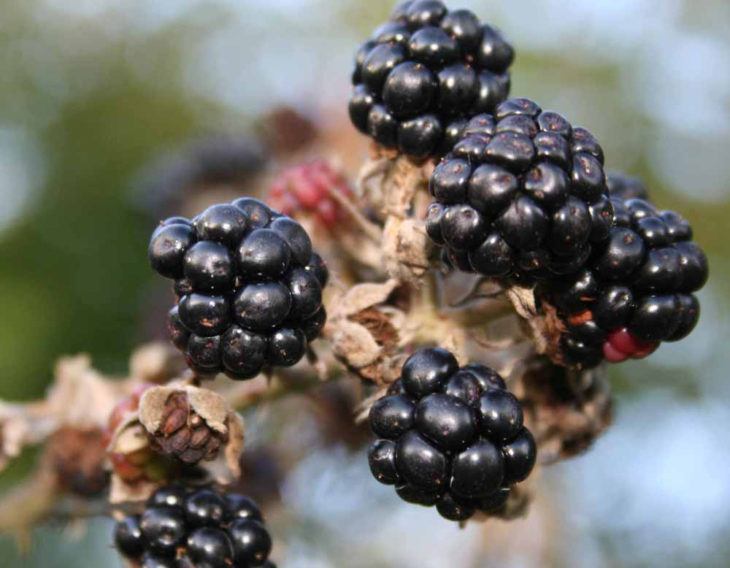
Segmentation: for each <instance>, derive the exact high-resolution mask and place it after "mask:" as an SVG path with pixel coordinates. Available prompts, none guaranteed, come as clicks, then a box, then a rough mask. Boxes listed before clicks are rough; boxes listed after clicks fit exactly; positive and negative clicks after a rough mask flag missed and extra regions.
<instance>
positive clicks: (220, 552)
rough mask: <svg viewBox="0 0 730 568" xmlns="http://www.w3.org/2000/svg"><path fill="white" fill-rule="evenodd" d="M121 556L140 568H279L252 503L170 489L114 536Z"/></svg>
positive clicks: (121, 523)
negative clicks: (271, 559) (271, 553)
mask: <svg viewBox="0 0 730 568" xmlns="http://www.w3.org/2000/svg"><path fill="white" fill-rule="evenodd" d="M114 542H115V545H116V547H117V549H118V550H119V552H120V553H121V554H122V555H123V556H125V557H126V558H128V559H129V560H132V561H134V562H137V563H138V564H139V565H140V566H141V567H142V568H148V567H149V568H151V567H165V568H167V567H169V568H188V567H198V568H228V567H234V568H255V567H259V566H261V567H264V568H275V566H274V564H273V563H271V562H270V561H269V560H268V558H269V553H270V552H271V537H270V536H269V533H268V531H267V530H266V527H265V526H264V524H263V518H262V516H261V511H260V510H259V508H258V506H257V505H256V503H254V502H253V501H252V500H251V499H249V498H248V497H244V496H243V495H236V494H229V495H226V494H222V493H218V492H217V491H214V490H212V489H199V490H191V489H187V488H185V487H182V486H175V485H169V486H166V487H163V488H161V489H159V490H158V491H157V492H155V494H154V495H152V497H150V499H149V500H148V501H147V504H146V506H145V509H144V512H143V513H142V514H141V515H129V516H126V517H125V518H124V519H123V520H121V521H119V522H118V523H117V525H116V528H115V530H114Z"/></svg>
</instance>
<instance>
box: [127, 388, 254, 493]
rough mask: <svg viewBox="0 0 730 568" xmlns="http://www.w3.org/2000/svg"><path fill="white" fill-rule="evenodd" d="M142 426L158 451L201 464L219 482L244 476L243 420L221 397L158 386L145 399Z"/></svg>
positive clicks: (150, 390) (190, 462)
mask: <svg viewBox="0 0 730 568" xmlns="http://www.w3.org/2000/svg"><path fill="white" fill-rule="evenodd" d="M139 422H140V423H141V424H142V426H143V427H144V429H145V430H146V434H147V439H148V440H149V442H150V446H151V448H152V449H153V450H154V451H155V452H158V453H159V454H161V455H163V456H174V457H175V458H176V459H178V460H180V461H181V462H183V463H184V464H200V465H201V466H203V467H204V468H205V469H206V470H207V471H208V472H209V473H210V474H211V475H212V476H213V477H215V478H216V480H217V481H218V482H219V483H230V482H231V481H232V480H233V479H235V478H237V477H238V476H239V474H240V468H239V463H238V460H239V457H240V454H241V450H242V449H243V438H244V434H243V420H241V417H240V416H239V415H238V414H236V413H235V412H234V411H233V410H232V409H231V407H230V405H229V404H228V402H226V400H225V399H224V398H223V397H222V396H221V395H220V394H218V393H216V392H214V391H211V390H209V389H202V388H198V387H194V386H190V385H175V386H165V387H152V388H150V389H148V390H146V391H145V393H144V394H143V395H142V398H141V399H140V406H139Z"/></svg>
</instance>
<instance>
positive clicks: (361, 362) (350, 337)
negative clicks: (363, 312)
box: [332, 320, 382, 368]
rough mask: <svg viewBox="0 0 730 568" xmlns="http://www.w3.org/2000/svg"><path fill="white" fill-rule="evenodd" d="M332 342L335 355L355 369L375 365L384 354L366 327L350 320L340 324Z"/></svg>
mask: <svg viewBox="0 0 730 568" xmlns="http://www.w3.org/2000/svg"><path fill="white" fill-rule="evenodd" d="M332 340H333V343H334V350H335V355H337V356H338V357H340V358H342V359H343V360H344V361H345V362H347V364H348V365H350V366H352V367H355V368H360V367H365V366H367V365H370V364H372V363H375V362H376V361H377V360H378V358H379V357H380V355H381V352H382V349H381V347H380V346H379V345H378V344H377V342H376V341H375V338H374V337H373V336H372V334H371V333H370V331H368V329H367V328H366V327H364V326H363V325H361V324H359V323H355V322H352V321H349V320H342V321H340V322H338V325H337V327H336V331H335V332H334V334H333V337H332Z"/></svg>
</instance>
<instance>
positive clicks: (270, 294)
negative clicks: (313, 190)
mask: <svg viewBox="0 0 730 568" xmlns="http://www.w3.org/2000/svg"><path fill="white" fill-rule="evenodd" d="M149 258H150V264H151V265H152V267H153V268H154V269H155V270H157V272H159V273H160V274H161V275H162V276H165V277H167V278H171V279H174V280H175V284H174V291H175V294H176V296H177V302H176V304H175V306H174V307H173V308H172V309H171V310H170V312H169V314H168V321H167V327H168V332H169V335H170V339H171V341H172V343H173V344H174V345H175V347H177V348H178V349H180V350H181V351H183V353H184V354H185V359H186V362H187V364H188V366H189V367H190V368H191V369H192V370H193V371H194V372H195V373H197V374H199V375H202V376H206V375H214V374H216V373H219V372H224V373H226V374H227V375H228V376H229V377H231V378H233V379H248V378H252V377H254V376H256V375H257V374H258V373H259V372H260V371H261V370H262V369H264V368H265V367H272V366H291V365H294V364H296V363H297V362H298V361H299V360H300V359H301V358H302V357H303V355H304V353H305V352H306V350H307V345H308V344H309V343H310V342H311V341H314V340H315V339H316V338H317V337H318V336H319V335H320V333H321V331H322V328H323V327H324V324H325V321H326V312H325V309H324V306H323V305H322V289H323V288H324V286H325V285H326V284H327V280H328V278H329V274H328V271H327V266H326V264H325V263H324V261H323V260H322V258H321V257H320V256H319V255H318V254H317V253H316V252H313V250H312V242H311V240H310V238H309V235H307V233H306V231H305V230H304V229H303V228H302V226H301V225H300V224H299V223H297V222H296V221H294V220H293V219H291V218H289V217H286V216H282V215H280V214H279V213H277V212H276V211H273V210H271V209H270V208H269V207H268V206H267V205H266V204H265V203H263V202H261V201H258V200H256V199H253V198H250V197H243V198H240V199H237V200H235V201H234V202H233V203H230V204H218V205H213V206H211V207H209V208H208V209H206V210H205V211H204V212H203V213H201V214H200V215H198V216H197V217H196V218H195V219H193V220H192V221H191V220H188V219H185V218H183V217H172V218H170V219H168V220H166V221H163V222H162V223H161V225H160V226H159V227H158V228H157V229H156V230H155V232H154V233H153V234H152V239H151V241H150V246H149Z"/></svg>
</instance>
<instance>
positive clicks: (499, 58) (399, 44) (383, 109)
mask: <svg viewBox="0 0 730 568" xmlns="http://www.w3.org/2000/svg"><path fill="white" fill-rule="evenodd" d="M513 59H514V50H513V49H512V46H511V45H510V44H509V42H508V41H507V40H506V39H505V38H504V36H503V35H502V34H501V33H500V32H499V30H497V29H496V28H494V27H493V26H491V25H489V24H482V23H481V22H480V21H479V19H478V18H477V17H476V16H475V15H474V14H473V13H472V12H470V11H468V10H453V11H449V10H447V9H446V7H445V6H444V4H443V3H442V2H439V1H434V0H416V1H414V2H405V3H404V4H401V5H400V6H398V7H397V8H396V9H395V11H394V12H393V14H392V15H391V17H390V20H389V21H388V22H386V23H385V24H383V25H382V26H380V27H379V28H378V29H376V30H375V32H374V33H373V36H372V38H371V39H369V40H368V41H366V42H365V43H363V44H362V45H361V46H360V48H359V50H358V52H357V54H356V56H355V69H354V72H353V75H352V82H353V84H354V89H353V93H352V96H351V98H350V105H349V110H350V118H351V119H352V122H353V124H354V125H355V127H356V128H357V129H358V130H360V131H361V132H363V133H364V134H367V135H369V136H371V137H372V138H373V139H374V140H375V141H376V142H378V143H379V144H381V145H382V146H385V147H386V148H392V149H398V150H399V151H400V152H401V153H403V154H406V155H408V156H411V157H413V158H416V159H423V158H427V157H430V156H436V155H440V154H443V153H444V152H446V151H448V149H449V148H450V147H451V146H452V145H453V144H454V142H455V140H456V138H457V137H458V135H459V133H460V132H461V131H462V130H463V128H464V126H465V124H466V120H465V118H467V117H470V116H474V115H475V114H479V113H484V112H492V111H493V110H494V108H495V107H496V106H497V104H499V103H500V102H501V101H503V100H504V99H506V98H507V96H508V94H509V88H510V76H509V71H508V70H509V66H510V65H511V64H512V60H513Z"/></svg>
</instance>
